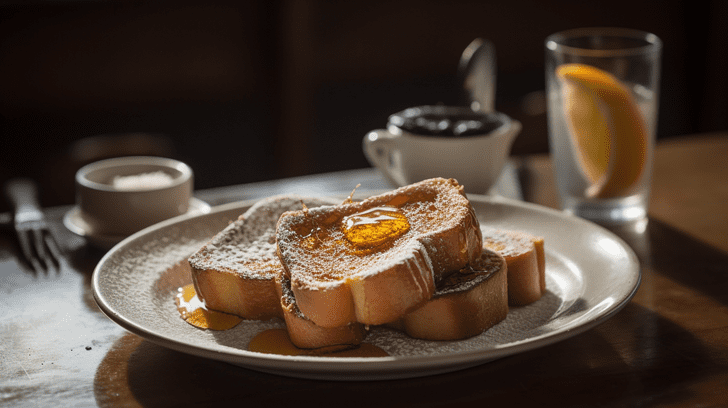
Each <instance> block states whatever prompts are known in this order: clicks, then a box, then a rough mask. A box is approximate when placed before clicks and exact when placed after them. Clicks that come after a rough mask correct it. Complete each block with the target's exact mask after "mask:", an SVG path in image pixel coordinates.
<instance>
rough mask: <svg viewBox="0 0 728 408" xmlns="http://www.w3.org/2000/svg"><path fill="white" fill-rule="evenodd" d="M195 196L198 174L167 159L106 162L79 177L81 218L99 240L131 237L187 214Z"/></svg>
mask: <svg viewBox="0 0 728 408" xmlns="http://www.w3.org/2000/svg"><path fill="white" fill-rule="evenodd" d="M162 176H163V177H162ZM115 178H116V181H117V182H116V183H115V181H114V180H115ZM160 180H161V181H162V182H159V183H149V182H150V181H160ZM119 181H122V182H124V181H126V184H132V186H131V188H129V186H127V187H123V186H120V184H123V183H119ZM192 191H193V175H192V169H191V168H190V167H189V166H188V165H186V164H185V163H182V162H180V161H177V160H173V159H167V158H162V157H146V156H133V157H119V158H114V159H108V160H102V161H98V162H95V163H91V164H89V165H87V166H84V167H82V168H81V169H80V170H79V171H78V172H77V173H76V203H77V205H78V211H79V215H80V216H81V217H82V218H83V220H84V222H85V224H86V225H87V229H88V231H86V232H87V233H88V234H93V235H114V236H125V235H131V234H133V233H135V232H137V231H139V230H141V229H143V228H146V227H148V226H150V225H153V224H156V223H158V222H160V221H163V220H166V219H168V218H172V217H175V216H178V215H182V214H185V213H187V211H188V209H189V206H190V199H191V198H192Z"/></svg>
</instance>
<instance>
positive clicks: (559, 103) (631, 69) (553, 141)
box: [546, 28, 662, 223]
mask: <svg viewBox="0 0 728 408" xmlns="http://www.w3.org/2000/svg"><path fill="white" fill-rule="evenodd" d="M661 49H662V43H661V41H660V39H659V38H658V37H657V36H655V35H654V34H650V33H647V32H643V31H638V30H631V29H624V28H582V29H574V30H568V31H563V32H559V33H556V34H552V35H550V36H549V37H547V38H546V92H547V99H548V102H547V106H548V109H547V111H548V128H549V146H550V150H551V155H552V159H553V164H554V170H555V175H556V183H557V187H558V191H559V195H560V198H561V205H562V208H563V209H564V210H565V211H567V212H569V213H572V214H574V215H577V216H580V217H583V218H587V219H590V220H593V221H596V222H601V223H624V222H631V221H637V220H642V219H646V216H647V205H648V202H649V193H650V181H651V174H652V158H653V152H654V145H655V131H656V127H657V112H658V94H659V77H660V57H661Z"/></svg>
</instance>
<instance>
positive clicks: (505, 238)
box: [480, 227, 535, 258]
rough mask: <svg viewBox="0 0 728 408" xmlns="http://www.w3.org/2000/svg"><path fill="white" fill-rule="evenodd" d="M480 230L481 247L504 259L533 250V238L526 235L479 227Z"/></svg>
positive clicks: (519, 232)
mask: <svg viewBox="0 0 728 408" xmlns="http://www.w3.org/2000/svg"><path fill="white" fill-rule="evenodd" d="M480 230H481V232H482V233H483V245H484V246H485V247H486V248H490V249H492V250H494V251H496V252H498V253H500V254H501V255H503V256H504V257H506V258H508V257H517V256H519V255H521V254H525V253H527V252H529V251H534V250H535V247H534V244H533V238H534V237H533V236H532V235H530V234H528V233H525V232H521V231H511V230H502V229H496V228H490V227H481V228H480Z"/></svg>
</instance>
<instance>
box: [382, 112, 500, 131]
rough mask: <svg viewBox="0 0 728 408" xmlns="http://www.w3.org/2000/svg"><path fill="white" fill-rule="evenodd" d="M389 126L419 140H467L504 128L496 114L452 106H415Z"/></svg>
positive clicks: (390, 119) (399, 113) (393, 117)
mask: <svg viewBox="0 0 728 408" xmlns="http://www.w3.org/2000/svg"><path fill="white" fill-rule="evenodd" d="M389 124H390V125H394V126H397V127H398V128H400V129H402V130H404V131H406V132H409V133H412V134H415V135H420V136H436V137H467V136H477V135H486V134H489V133H491V132H493V131H494V130H496V129H498V128H499V127H501V126H503V124H504V123H503V120H502V118H501V117H500V116H499V115H497V114H492V113H485V112H476V111H473V110H471V109H469V108H464V107H454V106H437V105H435V106H418V107H414V108H409V109H405V110H403V111H402V112H398V113H395V114H394V115H392V116H390V117H389Z"/></svg>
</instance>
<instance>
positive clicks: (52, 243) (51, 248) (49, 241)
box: [43, 230, 63, 272]
mask: <svg viewBox="0 0 728 408" xmlns="http://www.w3.org/2000/svg"><path fill="white" fill-rule="evenodd" d="M43 237H44V238H45V243H46V247H47V248H48V253H49V254H50V257H49V259H50V260H51V261H52V262H53V264H54V265H55V267H56V268H57V271H58V272H60V268H61V258H62V257H63V254H62V252H61V249H60V247H59V246H58V242H56V238H55V237H54V236H53V232H51V231H50V230H46V231H45V234H44V235H43Z"/></svg>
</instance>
